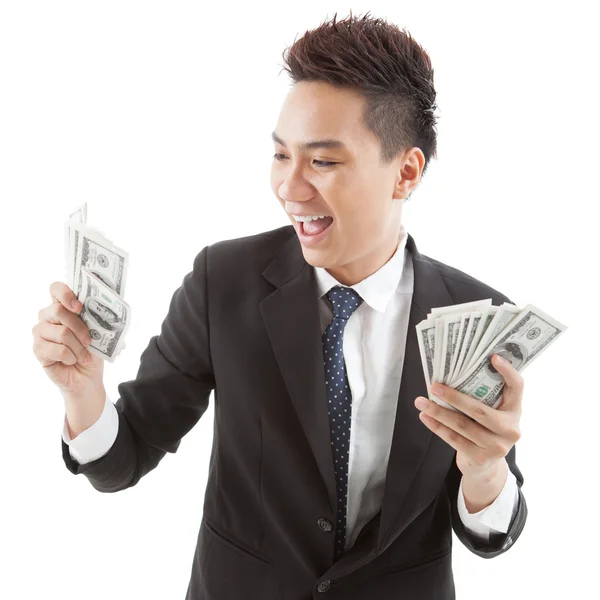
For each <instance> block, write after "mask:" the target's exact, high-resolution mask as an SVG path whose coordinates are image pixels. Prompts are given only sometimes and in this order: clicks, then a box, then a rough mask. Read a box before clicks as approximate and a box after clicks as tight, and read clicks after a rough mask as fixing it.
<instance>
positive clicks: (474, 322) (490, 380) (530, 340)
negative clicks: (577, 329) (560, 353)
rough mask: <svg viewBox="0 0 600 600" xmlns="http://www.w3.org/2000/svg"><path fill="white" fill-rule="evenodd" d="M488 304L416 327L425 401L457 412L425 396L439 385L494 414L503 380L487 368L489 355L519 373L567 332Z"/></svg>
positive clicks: (533, 314)
mask: <svg viewBox="0 0 600 600" xmlns="http://www.w3.org/2000/svg"><path fill="white" fill-rule="evenodd" d="M491 303H492V300H491V298H490V299H488V300H483V301H477V302H468V303H465V304H457V305H453V306H444V307H438V308H434V309H433V310H432V311H431V312H430V313H429V314H428V315H427V319H425V320H424V321H421V323H419V324H418V325H417V326H416V330H417V340H418V343H419V350H420V353H421V362H422V364H423V372H424V375H425V382H426V384H427V392H428V394H429V398H430V399H431V400H433V401H434V402H436V403H437V404H440V405H441V406H444V407H445V408H448V409H450V410H454V411H456V412H460V411H458V409H456V408H455V407H453V406H451V405H450V404H448V403H447V402H444V401H443V400H441V399H439V398H437V397H436V396H435V395H433V394H432V393H431V390H430V388H431V384H432V383H434V382H440V383H444V384H445V385H448V386H450V387H452V388H454V389H456V390H457V391H459V392H462V393H464V394H467V395H469V396H471V397H473V398H475V399H476V400H478V401H480V402H482V403H483V404H485V405H487V406H490V407H492V408H496V407H497V406H498V405H499V404H500V401H501V395H502V389H503V387H504V384H505V382H504V378H503V377H502V376H501V375H500V373H498V371H497V370H496V369H495V368H494V366H493V365H492V362H491V357H492V355H494V354H499V355H500V356H502V357H503V358H505V359H506V360H508V361H509V362H510V363H511V364H512V365H513V367H514V368H515V369H516V370H517V371H519V372H521V371H523V370H524V369H525V367H527V366H528V365H529V364H531V363H532V362H533V360H535V359H536V358H537V357H538V356H539V355H540V354H541V353H542V352H543V351H544V350H546V348H548V346H549V345H550V344H551V343H552V342H554V341H555V340H556V339H557V338H558V337H559V336H560V335H561V334H562V333H564V331H566V329H567V327H566V326H565V325H563V324H562V323H559V322H558V321H557V320H556V319H553V318H552V317H550V316H549V315H547V314H546V313H544V312H543V311H542V310H540V309H539V308H537V307H535V306H533V305H532V304H528V305H527V306H526V307H525V308H523V309H520V308H518V307H516V306H514V305H512V304H510V303H508V302H505V303H504V304H502V306H492V304H491Z"/></svg>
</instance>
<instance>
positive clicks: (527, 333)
mask: <svg viewBox="0 0 600 600" xmlns="http://www.w3.org/2000/svg"><path fill="white" fill-rule="evenodd" d="M566 329H567V327H566V326H565V325H563V324H562V323H560V322H558V321H557V320H556V319H553V318H552V317H550V316H549V315H547V314H546V313H544V312H543V311H541V310H540V309H539V308H537V307H535V306H533V305H532V304H528V305H527V306H526V307H525V308H524V309H522V310H521V311H520V312H519V313H518V314H517V315H516V316H514V318H513V319H511V321H510V322H509V323H508V325H507V326H506V327H505V328H504V330H503V331H502V332H501V333H500V334H499V335H498V336H497V337H495V338H494V339H492V341H491V343H490V344H489V346H488V347H487V348H486V349H485V351H484V352H483V353H482V354H481V356H480V358H479V359H478V360H477V362H476V364H475V365H474V366H473V367H471V369H469V370H468V371H467V372H465V373H464V374H463V375H462V376H461V377H460V378H459V379H458V380H457V381H456V382H455V383H454V384H453V386H452V387H453V388H454V389H455V390H457V391H459V392H461V393H463V394H467V395H469V396H472V397H473V398H475V399H477V400H479V401H480V402H482V403H483V404H485V405H486V406H490V407H492V408H496V407H497V406H498V404H499V403H500V398H501V395H502V389H503V387H504V383H505V382H504V378H503V377H502V375H500V373H498V371H497V370H496V369H495V368H494V366H493V365H492V362H491V357H492V355H493V354H499V355H500V356H501V357H502V358H505V359H506V360H508V361H509V362H510V363H511V364H512V366H513V367H514V368H515V369H516V370H517V371H519V372H521V371H523V370H524V369H525V368H526V367H527V366H528V365H530V364H531V363H532V362H533V361H534V360H535V359H536V358H537V357H538V356H540V354H541V353H542V352H543V351H544V350H546V349H547V348H548V346H550V344H552V343H553V342H554V341H556V340H557V339H558V337H559V336H560V335H562V333H564V332H565V331H566ZM432 400H434V397H432ZM437 400H438V399H437V398H435V401H437ZM444 404H445V405H446V406H448V405H447V403H444ZM450 408H452V410H455V411H457V409H455V408H454V407H450ZM457 412H460V411H457Z"/></svg>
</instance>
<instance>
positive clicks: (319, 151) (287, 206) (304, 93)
mask: <svg viewBox="0 0 600 600" xmlns="http://www.w3.org/2000/svg"><path fill="white" fill-rule="evenodd" d="M365 102H366V100H365V99H364V98H363V97H362V96H360V95H359V94H357V93H356V92H354V91H351V90H347V89H343V90H342V89H338V88H335V87H334V86H331V85H329V84H327V83H323V82H313V81H311V82H306V81H303V82H300V83H297V84H296V85H295V86H294V87H293V88H292V89H291V90H290V92H289V93H288V95H287V96H286V99H285V101H284V103H283V106H282V109H281V112H280V115H279V120H278V122H277V125H276V128H275V134H276V136H277V137H278V138H279V139H281V140H283V142H284V143H285V144H286V145H285V146H283V145H282V144H281V143H279V142H278V141H274V147H275V153H276V155H277V156H276V157H274V158H273V162H272V167H271V188H272V189H273V192H274V194H275V196H276V197H277V198H278V199H279V202H280V204H281V206H282V207H283V209H284V210H285V211H286V212H287V213H288V218H289V219H290V222H291V223H292V224H293V225H294V227H295V228H296V234H297V235H299V227H300V223H298V222H297V221H296V220H295V219H294V218H293V216H292V214H297V213H302V214H311V215H331V216H332V217H333V223H332V225H331V227H330V228H329V230H328V233H327V235H326V236H325V237H324V238H323V239H322V241H319V242H318V243H316V244H314V245H310V246H307V245H305V244H304V243H303V244H302V252H303V254H304V259H305V260H306V262H308V263H309V264H311V265H313V266H319V267H323V268H326V269H327V270H328V272H330V273H331V274H332V275H333V276H334V277H335V278H336V279H337V280H338V281H339V282H340V283H344V284H345V285H353V284H354V283H358V282H359V281H362V280H363V279H365V278H366V277H368V276H369V275H371V274H372V273H374V272H375V271H377V270H379V269H380V268H381V267H382V266H383V265H384V264H385V263H386V262H387V261H388V260H389V259H390V258H391V256H392V255H393V254H394V252H395V250H396V248H397V245H398V242H399V240H400V239H401V236H400V233H401V225H402V223H401V215H402V204H403V199H404V198H405V197H406V196H407V195H408V193H409V192H410V190H411V189H412V188H413V187H415V186H416V185H417V183H418V179H419V177H420V174H421V172H422V167H423V163H424V156H423V153H422V152H421V150H420V149H419V148H412V149H410V150H409V151H407V152H402V153H400V154H399V155H398V157H397V158H396V159H394V160H393V161H392V162H391V163H390V164H389V165H387V166H380V164H379V153H380V142H379V140H378V139H377V137H376V136H375V135H374V134H373V133H372V132H371V131H369V130H368V129H367V128H366V126H364V125H363V124H362V123H361V115H362V111H363V107H364V105H365ZM324 139H327V140H331V139H335V140H340V141H341V142H343V144H344V146H342V147H339V148H323V147H318V148H311V149H302V148H301V147H300V146H301V144H302V143H303V142H309V141H314V140H324ZM320 161H327V162H326V163H325V164H326V165H327V163H329V162H333V163H336V164H334V165H329V166H323V165H322V163H321V162H320ZM300 241H302V239H301V240H300Z"/></svg>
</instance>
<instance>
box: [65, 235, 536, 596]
mask: <svg viewBox="0 0 600 600" xmlns="http://www.w3.org/2000/svg"><path fill="white" fill-rule="evenodd" d="M407 247H408V249H409V251H410V253H411V256H412V259H413V264H414V293H413V299H412V304H411V308H410V320H409V325H408V336H407V342H406V353H405V354H406V356H405V364H404V370H403V375H402V381H401V386H400V391H399V395H398V406H397V414H396V421H395V426H394V433H393V441H392V446H391V451H390V458H389V465H388V469H387V479H386V484H385V494H384V498H383V505H382V508H381V510H380V511H379V512H378V513H377V515H376V516H375V517H374V518H373V519H372V520H371V521H370V522H369V523H367V524H366V525H365V526H364V527H363V529H362V530H361V532H360V534H359V536H358V539H357V540H356V542H355V544H354V545H353V547H352V548H351V549H349V551H348V552H347V553H346V554H345V555H344V556H343V557H342V558H341V560H339V561H337V562H335V563H334V562H333V554H334V530H333V524H334V523H335V515H336V510H337V509H336V494H335V475H334V467H333V458H332V452H331V444H330V433H329V423H328V418H327V397H326V391H325V374H324V370H323V353H322V346H321V331H320V324H319V316H318V298H317V287H316V281H315V277H314V270H313V268H312V267H311V266H310V265H309V264H308V263H306V261H305V260H304V257H303V254H302V249H301V246H300V243H299V241H298V238H297V235H296V233H295V230H294V228H293V227H292V226H291V225H288V226H285V227H281V228H278V229H275V230H272V231H269V232H266V233H261V234H258V235H252V236H248V237H244V238H238V239H233V240H225V241H221V242H218V243H215V244H212V245H210V246H206V247H204V248H203V249H202V250H201V251H200V252H199V254H198V255H197V256H196V258H195V259H194V263H193V270H192V271H191V272H189V273H188V274H187V275H186V276H185V277H184V279H183V282H182V285H181V286H180V287H179V288H178V289H177V290H176V291H175V292H174V294H173V297H172V299H171V303H170V306H169V310H168V313H167V315H166V317H165V319H164V321H163V323H162V325H161V332H160V335H156V336H154V337H152V338H151V339H150V341H149V343H148V346H147V348H146V349H145V350H144V352H143V353H142V355H141V358H140V367H139V370H138V373H137V375H136V378H135V379H134V380H131V381H126V382H123V383H120V384H119V385H118V391H119V394H120V398H119V399H118V400H117V401H116V403H115V406H116V408H117V410H118V416H119V432H118V435H117V438H116V440H115V443H114V445H113V446H112V448H111V449H110V451H109V452H108V453H107V454H105V455H104V456H102V457H101V458H99V459H97V460H95V461H93V462H91V463H88V464H85V465H79V464H78V463H77V462H75V461H73V460H72V459H71V457H70V454H69V450H68V446H67V445H66V444H65V443H64V442H62V440H61V442H62V453H63V459H64V461H65V464H66V466H67V468H68V469H69V470H70V471H71V472H72V473H74V474H78V473H83V474H84V475H85V476H86V477H87V478H88V479H89V481H90V483H91V484H92V485H93V486H94V488H95V489H97V490H98V491H100V492H117V491H119V490H123V489H126V488H128V487H130V486H133V485H136V484H137V483H138V482H139V481H140V479H141V478H142V477H143V476H144V475H146V474H147V473H149V472H150V471H151V470H152V469H154V468H155V467H156V466H157V465H158V463H159V462H160V460H161V459H162V458H163V457H164V456H165V453H167V452H171V453H174V452H176V451H177V448H178V447H179V444H180V442H181V439H182V437H183V436H184V435H185V434H186V433H188V431H190V430H191V429H192V427H193V426H194V425H195V424H196V423H197V421H198V419H200V417H201V416H202V415H203V414H204V412H205V411H206V408H207V406H208V402H209V396H210V394H211V392H212V391H213V390H214V392H215V393H214V403H215V404H214V411H215V412H214V415H215V418H214V439H213V447H212V452H211V456H210V466H209V476H208V481H207V486H206V494H205V500H204V509H203V516H202V521H201V526H200V530H199V535H198V542H197V546H196V551H195V554H194V557H193V562H192V568H191V578H190V582H189V586H188V591H187V596H186V599H187V600H209V599H210V600H241V599H251V600H258V599H261V600H262V599H273V600H284V599H285V600H305V599H308V598H327V599H328V600H331V599H334V598H335V599H342V598H343V599H344V600H366V599H371V598H378V599H386V598H405V599H407V600H414V599H424V600H425V599H427V600H450V599H453V598H455V589H454V581H453V576H452V569H451V549H452V530H454V532H455V533H456V535H457V536H458V538H459V539H460V541H461V542H462V543H463V544H464V545H465V546H466V547H467V548H468V549H469V550H470V551H471V552H473V553H474V554H477V555H478V556H481V557H483V558H492V557H494V556H497V555H499V554H502V553H503V552H506V551H507V550H508V549H509V548H510V547H511V545H512V544H514V542H515V541H516V540H517V538H518V537H519V535H520V534H521V531H522V530H523V527H524V524H525V520H526V517H527V507H526V504H525V498H524V497H523V494H522V492H521V486H522V484H523V476H522V474H521V471H520V470H519V468H518V467H517V464H516V462H515V448H514V447H513V448H512V450H511V451H510V452H509V454H508V455H507V457H506V458H507V461H508V464H509V466H510V469H511V471H512V472H513V473H514V474H515V476H516V478H517V482H518V486H519V508H518V512H517V513H516V515H515V517H514V518H513V520H512V522H511V525H510V529H509V531H508V533H507V534H497V535H494V534H492V538H491V541H490V543H489V544H486V543H481V542H479V541H477V540H476V539H473V538H472V537H470V536H469V534H468V533H467V532H466V531H465V529H464V527H463V525H462V522H461V520H460V518H459V515H458V512H457V506H456V498H457V494H458V486H459V483H460V478H461V473H460V471H459V470H458V468H457V466H456V462H455V457H456V452H455V450H454V449H453V448H452V447H451V446H450V445H449V444H447V443H446V442H445V441H443V440H442V439H440V438H439V437H438V436H437V435H435V434H434V433H432V432H431V431H430V430H429V429H428V428H427V427H426V426H425V425H424V424H423V423H422V422H421V421H420V420H419V417H418V414H419V411H418V409H417V408H416V407H415V406H414V400H415V398H416V397H417V396H419V395H422V396H427V388H426V384H425V378H424V374H423V368H422V365H421V359H420V355H419V348H418V343H417V337H416V331H415V326H416V325H417V323H419V322H420V321H421V320H423V319H425V318H426V316H427V313H428V312H429V311H430V310H431V308H432V307H435V306H445V305H450V304H458V303H462V302H470V301H473V300H480V299H485V298H492V302H493V303H494V304H496V305H499V304H501V303H502V302H504V301H507V302H510V300H508V298H506V296H504V295H502V294H501V293H499V292H497V291H496V290H494V289H492V288H491V287H489V286H487V285H485V284H484V283H482V282H480V281H478V280H476V279H474V278H473V277H471V276H469V275H467V274H465V273H463V272H461V271H459V270H457V269H455V268H453V267H450V266H447V265H445V264H443V263H441V262H439V261H437V260H434V259H432V258H429V257H427V256H425V255H422V254H420V253H419V251H418V250H417V247H416V245H415V242H414V239H413V238H412V237H411V236H410V235H408V240H407ZM200 459H203V457H199V460H200Z"/></svg>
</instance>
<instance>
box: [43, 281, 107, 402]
mask: <svg viewBox="0 0 600 600" xmlns="http://www.w3.org/2000/svg"><path fill="white" fill-rule="evenodd" d="M50 296H51V297H52V304H50V305H49V306H46V307H45V308H42V309H41V310H40V312H39V313H38V318H39V322H38V323H36V324H35V325H34V326H33V329H32V333H33V352H34V354H35V356H36V358H37V359H38V360H39V361H40V363H41V364H42V366H43V367H44V371H45V372H46V374H47V375H48V377H49V378H50V379H51V381H52V382H53V383H54V384H56V385H57V386H58V387H59V389H60V390H61V392H62V393H63V396H65V398H66V397H70V398H77V397H83V396H84V395H87V394H89V392H90V390H100V389H103V382H102V378H103V374H104V360H103V359H102V358H100V357H99V356H96V355H95V354H92V353H90V352H88V351H87V350H86V346H87V345H88V344H89V341H90V336H89V333H90V332H89V328H88V326H87V325H86V324H85V323H84V322H83V320H82V319H81V317H80V316H79V311H80V310H81V308H82V306H81V303H80V302H79V301H78V300H77V297H76V296H75V294H74V293H73V290H71V288H69V287H68V286H67V285H66V284H64V283H62V282H60V281H55V282H54V283H53V284H52V285H51V286H50ZM73 302H75V303H76V304H75V305H73Z"/></svg>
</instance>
